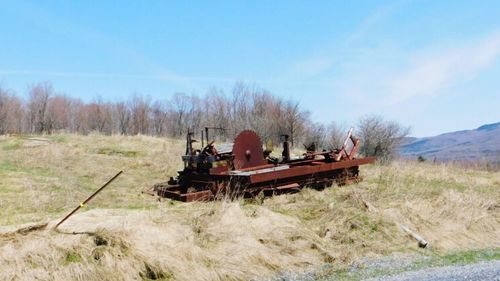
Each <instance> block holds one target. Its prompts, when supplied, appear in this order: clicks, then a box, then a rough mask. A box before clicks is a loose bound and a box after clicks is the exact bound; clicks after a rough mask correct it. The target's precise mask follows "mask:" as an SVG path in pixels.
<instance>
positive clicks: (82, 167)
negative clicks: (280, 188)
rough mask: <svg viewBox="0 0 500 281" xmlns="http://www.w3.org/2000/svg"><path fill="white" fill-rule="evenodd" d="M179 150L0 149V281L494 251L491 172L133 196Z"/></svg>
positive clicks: (10, 140) (157, 143) (498, 202)
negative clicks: (262, 192)
mask: <svg viewBox="0 0 500 281" xmlns="http://www.w3.org/2000/svg"><path fill="white" fill-rule="evenodd" d="M183 149H184V147H183V142H182V141H178V140H169V139H162V138H155V137H147V136H135V137H129V136H100V135H89V136H76V135H65V134H61V135H51V136H45V137H43V138H42V137H34V136H33V137H32V136H9V137H6V136H3V137H0V210H1V216H0V225H1V227H0V280H151V279H157V280H248V279H254V280H255V279H264V278H273V277H276V276H277V275H279V274H282V273H285V272H300V271H303V270H309V269H312V268H318V267H321V266H323V265H325V264H331V265H333V266H334V268H337V269H339V270H341V269H342V268H345V267H347V266H349V265H350V264H352V263H353V262H357V261H359V260H360V259H362V258H365V257H380V256H386V255H390V254H394V253H400V254H422V255H446V254H449V253H454V252H457V251H468V250H483V249H493V250H494V251H497V253H498V248H500V239H499V237H500V173H499V172H494V171H482V170H475V169H463V168H458V167H454V166H448V165H445V164H428V163H414V162H395V163H393V164H391V165H387V166H379V165H372V166H363V167H362V168H361V174H362V176H363V178H364V180H363V181H362V182H361V183H358V184H354V185H350V186H343V187H336V186H335V187H332V188H329V189H327V190H324V191H316V190H310V189H305V190H303V191H302V192H300V193H297V194H289V195H282V196H277V197H273V198H266V199H265V200H264V201H263V202H262V201H248V200H237V201H221V202H210V203H189V204H188V203H178V202H172V201H168V200H167V201H162V202H159V201H158V200H156V199H155V198H154V197H151V196H148V195H141V194H140V192H141V190H142V189H143V188H144V187H147V186H150V185H152V184H153V183H156V182H159V181H164V180H166V179H167V176H169V175H174V174H175V172H176V170H178V169H180V168H181V165H182V164H181V162H180V155H181V153H182V152H183ZM119 170H124V171H125V173H124V174H123V175H122V176H120V177H119V178H118V179H117V180H116V181H115V182H114V183H113V184H112V185H110V187H109V188H107V189H106V190H104V191H103V192H102V193H101V194H99V195H98V196H97V197H96V198H95V200H93V201H92V202H91V203H90V204H89V205H88V206H87V207H86V208H85V209H83V210H82V211H80V212H79V213H77V215H75V216H74V217H72V218H71V219H70V220H68V221H67V222H66V223H65V224H63V225H62V226H61V227H60V228H59V230H58V231H54V230H51V228H52V226H54V225H55V224H56V223H57V221H58V219H60V218H61V217H62V216H63V215H64V214H65V213H66V212H68V211H70V210H71V209H72V208H74V207H76V206H77V205H78V204H79V202H80V201H81V200H83V199H84V198H85V197H86V196H87V195H89V194H90V193H91V192H92V191H94V190H95V189H96V188H97V187H99V186H100V185H101V184H102V183H104V182H105V181H106V180H107V179H109V178H110V177H111V176H113V175H114V174H115V173H116V172H117V171H119ZM43 221H48V222H49V226H48V227H47V228H46V229H41V230H33V231H22V226H23V224H29V223H34V222H43ZM401 225H405V226H407V227H409V228H411V229H412V230H413V231H415V232H417V233H418V234H420V235H421V236H423V237H424V238H425V239H427V240H428V241H429V242H430V249H425V250H424V249H420V248H418V246H417V243H416V242H415V240H413V238H411V237H409V236H408V235H407V234H406V233H405V232H404V231H402V229H401V227H400V226H401ZM321 278H322V277H321V276H320V275H318V279H321Z"/></svg>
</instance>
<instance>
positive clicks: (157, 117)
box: [151, 101, 168, 136]
mask: <svg viewBox="0 0 500 281" xmlns="http://www.w3.org/2000/svg"><path fill="white" fill-rule="evenodd" d="M167 119H168V112H167V110H166V109H165V106H164V104H163V103H161V102H159V101H155V102H154V103H153V105H152V107H151V122H152V124H153V133H154V134H155V135H157V136H162V135H163V134H164V133H165V131H166V125H167Z"/></svg>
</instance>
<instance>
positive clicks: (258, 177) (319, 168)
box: [250, 157, 375, 184]
mask: <svg viewBox="0 0 500 281" xmlns="http://www.w3.org/2000/svg"><path fill="white" fill-rule="evenodd" d="M373 162H375V158H373V157H369V158H362V159H355V160H346V161H342V162H334V163H325V164H323V165H314V166H299V167H290V169H287V170H281V171H275V172H272V173H262V174H254V175H250V183H252V184H254V183H260V182H266V181H271V180H273V179H281V178H289V177H295V176H301V175H309V174H317V173H321V172H325V171H330V170H338V169H344V168H349V167H353V166H359V165H363V164H368V163H373Z"/></svg>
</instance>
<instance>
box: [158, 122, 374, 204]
mask: <svg viewBox="0 0 500 281" xmlns="http://www.w3.org/2000/svg"><path fill="white" fill-rule="evenodd" d="M211 129H215V130H222V128H211ZM208 131H209V128H206V129H205V136H203V132H202V142H203V143H202V149H194V148H193V143H194V142H197V141H196V140H194V139H193V135H194V134H193V133H192V132H188V134H187V137H186V154H185V155H184V156H182V160H183V162H184V169H183V170H182V171H179V172H178V173H179V174H178V176H177V177H175V178H174V177H171V178H170V180H169V181H168V182H164V183H159V184H156V185H154V186H153V189H152V192H153V194H157V195H159V196H161V197H167V198H170V199H174V200H180V201H185V202H190V201H206V200H213V199H217V198H219V197H222V196H255V195H257V194H259V193H260V192H263V193H264V194H265V195H271V194H277V193H284V192H291V191H298V190H300V189H301V188H302V187H305V186H310V187H314V188H324V187H327V186H330V185H332V184H334V183H337V184H339V185H342V184H346V183H349V182H352V181H358V180H359V176H358V174H359V165H362V164H368V163H373V162H374V161H375V158H372V157H368V158H355V154H356V152H357V150H358V148H359V145H360V141H359V139H357V138H355V137H354V136H353V135H352V132H353V129H350V130H349V132H348V134H347V137H346V139H345V142H344V143H343V146H342V147H341V148H340V149H335V150H329V151H326V150H323V151H321V152H317V151H315V146H314V144H313V145H311V146H309V147H307V148H306V150H307V151H306V152H305V153H304V154H303V155H302V156H301V157H292V156H291V155H290V145H289V142H288V136H287V135H283V136H282V140H283V151H282V155H281V157H272V156H271V150H272V145H270V144H267V145H266V146H267V147H266V149H265V150H264V149H263V145H262V142H261V140H260V138H259V136H258V135H257V134H256V133H255V132H253V131H249V130H246V131H242V132H241V133H240V134H239V135H238V136H237V137H236V139H235V140H234V143H233V144H225V145H220V146H218V147H216V145H215V143H214V141H209V135H208ZM204 140H206V142H207V143H206V145H205V143H204ZM349 140H350V141H351V143H352V145H348V143H349Z"/></svg>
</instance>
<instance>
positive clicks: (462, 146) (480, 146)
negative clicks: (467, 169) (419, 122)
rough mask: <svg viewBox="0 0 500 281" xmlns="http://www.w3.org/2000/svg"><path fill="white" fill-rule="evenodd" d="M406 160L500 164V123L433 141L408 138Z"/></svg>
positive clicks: (435, 137)
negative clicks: (417, 158) (420, 158)
mask: <svg viewBox="0 0 500 281" xmlns="http://www.w3.org/2000/svg"><path fill="white" fill-rule="evenodd" d="M399 151H400V153H401V154H402V156H403V157H405V158H416V157H418V156H422V157H424V158H425V159H428V160H434V159H436V160H437V161H463V162H474V161H481V162H492V163H496V164H499V163H500V122H498V123H493V124H486V125H483V126H481V127H479V128H477V129H474V130H463V131H456V132H450V133H445V134H441V135H437V136H433V137H425V138H407V139H406V140H405V142H404V143H403V144H402V145H401V147H400V150H399Z"/></svg>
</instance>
